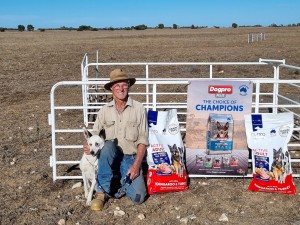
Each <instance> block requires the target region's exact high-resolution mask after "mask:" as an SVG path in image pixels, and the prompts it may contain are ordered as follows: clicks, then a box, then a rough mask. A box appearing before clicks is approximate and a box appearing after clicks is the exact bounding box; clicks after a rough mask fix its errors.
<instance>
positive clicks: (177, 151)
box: [168, 144, 183, 177]
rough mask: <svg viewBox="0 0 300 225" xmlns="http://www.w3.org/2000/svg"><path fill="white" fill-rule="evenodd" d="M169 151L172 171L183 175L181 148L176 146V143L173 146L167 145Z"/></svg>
mask: <svg viewBox="0 0 300 225" xmlns="http://www.w3.org/2000/svg"><path fill="white" fill-rule="evenodd" d="M168 146H169V149H170V152H171V163H172V168H173V171H174V172H175V173H176V174H178V175H179V176H180V177H181V176H182V175H183V160H182V158H183V156H182V155H183V148H181V147H177V145H176V144H174V145H173V146H171V145H168Z"/></svg>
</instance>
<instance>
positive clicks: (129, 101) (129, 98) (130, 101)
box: [107, 96, 133, 107]
mask: <svg viewBox="0 0 300 225" xmlns="http://www.w3.org/2000/svg"><path fill="white" fill-rule="evenodd" d="M115 105H116V103H115V100H112V101H111V102H109V103H107V106H108V107H112V106H115ZM132 105H133V100H132V98H131V97H130V96H128V99H127V102H126V106H132Z"/></svg>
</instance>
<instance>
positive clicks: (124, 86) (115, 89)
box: [111, 81, 129, 100]
mask: <svg viewBox="0 0 300 225" xmlns="http://www.w3.org/2000/svg"><path fill="white" fill-rule="evenodd" d="M128 88H129V85H128V82H126V81H120V82H117V83H115V84H114V85H113V86H112V87H111V91H112V94H113V97H114V99H119V100H125V99H126V97H127V95H128Z"/></svg>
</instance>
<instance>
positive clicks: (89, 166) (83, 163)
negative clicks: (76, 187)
mask: <svg viewBox="0 0 300 225" xmlns="http://www.w3.org/2000/svg"><path fill="white" fill-rule="evenodd" d="M83 134H84V137H85V139H86V140H87V143H88V145H89V147H90V154H89V155H88V154H86V153H85V152H84V153H83V156H82V158H81V160H80V165H79V167H80V170H81V172H82V179H83V187H84V196H85V198H86V199H87V200H86V205H90V204H91V200H92V196H93V192H94V189H95V185H96V174H97V170H98V155H99V153H100V151H101V149H102V148H103V146H104V140H105V133H104V130H101V131H100V134H99V135H92V134H91V133H90V132H89V131H88V130H87V128H86V127H83Z"/></svg>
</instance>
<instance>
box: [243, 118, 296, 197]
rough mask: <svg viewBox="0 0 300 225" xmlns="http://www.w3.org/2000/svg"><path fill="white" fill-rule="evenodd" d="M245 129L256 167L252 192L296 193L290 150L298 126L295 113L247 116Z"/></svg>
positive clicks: (251, 184) (251, 187) (251, 186)
mask: <svg viewBox="0 0 300 225" xmlns="http://www.w3.org/2000/svg"><path fill="white" fill-rule="evenodd" d="M245 126H246V135H247V143H248V147H249V149H251V151H252V163H253V166H254V167H255V171H254V174H253V179H252V182H251V183H250V185H249V187H248V190H250V191H261V192H277V193H283V194H295V193H296V188H295V185H294V183H293V178H292V168H291V158H290V154H289V151H288V148H287V144H288V142H289V141H290V138H291V136H292V132H293V127H294V118H293V113H280V114H271V113H263V114H250V115H245Z"/></svg>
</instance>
